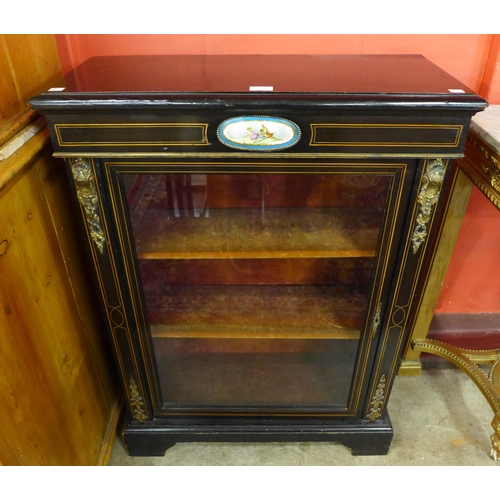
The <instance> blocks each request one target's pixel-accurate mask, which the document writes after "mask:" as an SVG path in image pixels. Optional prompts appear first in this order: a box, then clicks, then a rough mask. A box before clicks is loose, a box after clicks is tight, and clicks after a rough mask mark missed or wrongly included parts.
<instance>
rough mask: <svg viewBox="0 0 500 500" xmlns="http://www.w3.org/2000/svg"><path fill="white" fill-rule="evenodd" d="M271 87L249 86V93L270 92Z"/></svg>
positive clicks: (272, 88)
mask: <svg viewBox="0 0 500 500" xmlns="http://www.w3.org/2000/svg"><path fill="white" fill-rule="evenodd" d="M273 90H274V87H273V86H272V85H250V92H272V91H273Z"/></svg>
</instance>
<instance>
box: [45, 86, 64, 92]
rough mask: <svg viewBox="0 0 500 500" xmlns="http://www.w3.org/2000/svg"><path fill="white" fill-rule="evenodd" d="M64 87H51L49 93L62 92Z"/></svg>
mask: <svg viewBox="0 0 500 500" xmlns="http://www.w3.org/2000/svg"><path fill="white" fill-rule="evenodd" d="M65 88H66V87H52V88H51V89H49V92H62V91H63V90H64V89H65Z"/></svg>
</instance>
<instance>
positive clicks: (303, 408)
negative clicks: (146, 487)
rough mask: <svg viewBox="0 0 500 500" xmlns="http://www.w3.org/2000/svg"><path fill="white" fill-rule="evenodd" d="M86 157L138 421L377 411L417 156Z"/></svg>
mask: <svg viewBox="0 0 500 500" xmlns="http://www.w3.org/2000/svg"><path fill="white" fill-rule="evenodd" d="M85 162H86V163H87V167H88V168H90V170H91V171H92V172H93V175H94V176H95V189H96V190H97V191H99V198H100V203H101V206H100V208H99V215H101V216H102V221H100V224H101V226H102V234H103V238H106V242H105V243H103V242H102V241H101V242H99V237H98V236H95V235H94V241H93V243H92V245H93V254H94V255H95V259H96V265H97V268H99V267H100V269H101V270H100V271H99V269H98V275H99V273H101V275H102V276H104V275H105V274H107V275H108V277H109V276H112V279H102V282H101V286H102V289H103V291H104V296H105V297H106V298H105V299H104V301H105V302H106V303H105V308H106V309H107V310H108V313H109V314H108V318H109V322H110V330H111V333H112V336H113V338H114V341H115V347H116V350H117V359H118V363H119V366H120V371H121V374H122V380H123V383H124V385H125V387H126V391H127V393H128V396H129V403H130V412H131V415H132V417H133V418H134V419H135V420H137V421H146V420H148V419H152V418H159V417H165V418H166V417H169V416H182V415H184V416H186V415H229V416H230V415H250V416H251V415H255V416H256V415H260V416H262V415H269V416H273V415H276V416H280V415H282V416H286V415H300V416H308V415H309V416H321V415H324V416H336V415H338V416H342V417H356V418H361V417H362V416H361V411H362V410H363V404H364V399H365V398H366V393H367V387H368V382H369V376H370V373H371V371H372V367H373V364H374V360H375V353H376V349H377V342H378V340H379V336H380V330H381V329H382V328H383V324H382V323H383V317H384V310H385V307H386V298H387V296H388V294H389V290H390V288H391V277H392V271H393V269H394V267H395V266H396V263H397V262H396V261H397V252H398V247H399V241H400V235H401V232H402V229H403V226H404V218H405V217H404V215H405V213H406V209H407V204H408V200H409V197H410V192H411V188H412V180H413V177H414V175H415V170H416V166H417V160H410V161H407V160H404V159H399V158H397V159H394V160H384V161H379V160H373V161H369V160H359V161H357V160H346V161H343V160H342V161H341V160H328V161H324V160H321V161H319V160H311V161H307V160H298V159H295V158H294V159H286V158H285V159H283V158H279V159H276V160H274V159H272V160H269V159H265V160H252V159H246V158H244V159H241V158H238V159H235V160H231V159H225V160H222V161H219V160H217V161H216V160H200V161H192V160H190V159H188V158H181V157H180V158H178V159H171V158H170V159H168V160H159V161H152V160H151V161H149V160H130V159H126V160H120V159H111V158H110V159H102V160H96V159H91V160H88V161H87V160H85ZM77 163H78V160H77V161H74V160H72V161H70V164H72V168H73V169H74V168H75V164H77ZM76 184H78V183H76ZM77 189H78V186H77ZM96 194H97V192H96ZM87 221H89V219H88V217H87ZM88 224H89V227H90V226H91V223H90V222H88ZM90 229H91V227H90ZM90 232H91V233H92V231H90ZM94 232H95V231H94ZM99 245H101V248H104V251H101V250H99ZM106 252H109V255H108V256H107V257H105V256H104V254H105V253H106ZM100 263H101V264H100ZM111 282H112V284H111V285H109V283H111ZM108 289H109V290H108Z"/></svg>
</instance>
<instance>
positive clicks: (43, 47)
mask: <svg viewBox="0 0 500 500" xmlns="http://www.w3.org/2000/svg"><path fill="white" fill-rule="evenodd" d="M60 76H61V67H60V64H59V58H58V55H57V47H56V44H55V39H54V36H53V35H0V126H1V124H2V123H3V122H5V121H7V120H9V119H11V118H12V117H13V116H16V115H18V114H20V113H22V112H23V111H25V110H27V109H28V104H27V100H28V99H29V98H30V97H32V96H33V95H34V94H36V93H37V92H39V91H40V90H42V89H44V88H47V87H48V86H50V85H51V84H52V82H55V81H56V80H57V79H58V78H60Z"/></svg>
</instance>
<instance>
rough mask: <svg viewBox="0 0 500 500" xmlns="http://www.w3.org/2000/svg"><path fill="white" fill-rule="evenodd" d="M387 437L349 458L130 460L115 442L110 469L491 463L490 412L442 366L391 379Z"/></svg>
mask: <svg viewBox="0 0 500 500" xmlns="http://www.w3.org/2000/svg"><path fill="white" fill-rule="evenodd" d="M389 414H390V416H391V420H392V424H393V427H394V439H393V441H392V445H391V448H390V450H389V453H388V454H387V455H386V456H371V457H353V456H352V455H351V452H350V450H349V449H348V448H346V447H344V446H342V445H340V444H336V443H307V442H304V443H258V444H250V443H248V444H247V443H241V444H240V443H180V444H177V445H175V446H174V447H172V448H170V449H169V450H167V452H166V453H165V456H164V457H129V456H128V455H127V454H126V451H125V449H124V447H123V445H122V443H121V441H120V439H119V438H118V439H117V441H116V442H115V446H114V448H113V453H112V456H111V461H110V464H109V465H112V466H113V465H114V466H151V465H160V466H161V465H172V466H180V465H189V466H203V465H205V466H227V465H231V466H247V465H252V466H269V465H273V466H289V465H294V466H325V465H358V466H367V465H370V466H377V465H401V466H404V465H406V466H412V465H423V466H437V465H441V466H458V465H464V466H467V465H468V466H473V465H477V466H498V465H500V461H497V462H495V461H493V460H492V459H491V458H490V457H489V453H490V435H491V434H492V432H493V429H492V427H491V421H492V419H493V411H492V410H491V408H490V406H489V405H488V403H487V402H486V400H485V399H484V397H483V395H482V394H481V393H480V391H479V389H478V388H477V387H476V385H475V384H474V383H473V382H472V381H471V380H470V379H469V377H468V376H467V375H466V374H465V373H463V372H461V371H460V370H459V369H457V368H455V367H454V366H453V365H450V364H447V363H445V362H440V363H433V362H427V363H424V370H423V371H422V374H421V375H420V376H418V377H397V378H396V381H395V384H394V389H393V391H392V394H391V399H390V402H389Z"/></svg>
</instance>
